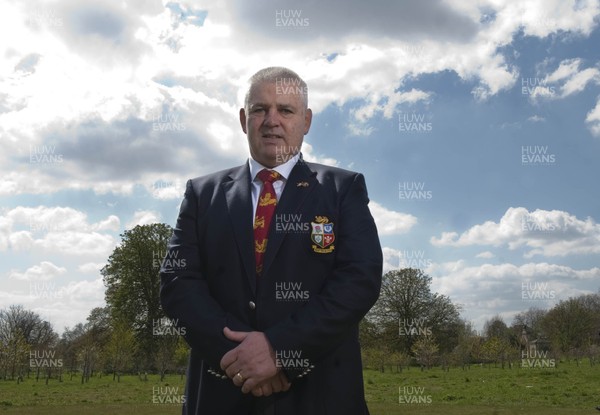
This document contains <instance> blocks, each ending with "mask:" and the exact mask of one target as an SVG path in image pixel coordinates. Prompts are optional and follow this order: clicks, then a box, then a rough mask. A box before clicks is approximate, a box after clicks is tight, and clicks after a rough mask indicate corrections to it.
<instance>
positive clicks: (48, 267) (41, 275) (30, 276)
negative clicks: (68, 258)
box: [8, 261, 67, 281]
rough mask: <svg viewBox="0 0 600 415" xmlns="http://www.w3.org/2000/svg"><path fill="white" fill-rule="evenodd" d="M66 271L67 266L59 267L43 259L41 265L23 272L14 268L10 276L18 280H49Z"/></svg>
mask: <svg viewBox="0 0 600 415" xmlns="http://www.w3.org/2000/svg"><path fill="white" fill-rule="evenodd" d="M65 272H67V269H66V268H63V267H58V266H56V265H54V264H53V263H52V262H49V261H42V262H40V264H39V265H34V266H32V267H30V268H28V269H27V270H25V272H22V273H21V272H18V271H14V270H13V271H12V272H10V274H9V275H8V276H9V278H14V279H17V280H25V281H47V280H51V279H53V278H54V277H56V276H58V275H62V274H64V273H65Z"/></svg>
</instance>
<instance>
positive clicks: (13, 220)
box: [0, 206, 120, 257]
mask: <svg viewBox="0 0 600 415" xmlns="http://www.w3.org/2000/svg"><path fill="white" fill-rule="evenodd" d="M119 226H120V221H119V218H118V217H116V216H114V215H110V216H108V217H107V218H106V219H104V220H101V221H99V222H96V223H89V222H88V218H87V215H86V214H85V213H84V212H81V211H79V210H76V209H73V208H69V207H60V206H57V207H48V206H37V207H23V206H17V207H15V208H13V209H10V210H5V211H4V212H3V214H2V215H0V249H2V250H8V249H12V250H15V251H28V250H37V251H39V252H44V253H60V254H65V255H91V256H99V257H106V256H107V255H108V254H109V253H110V252H111V250H112V249H113V248H114V246H115V238H114V237H113V236H112V235H111V234H107V233H106V232H107V231H117V230H118V229H119Z"/></svg>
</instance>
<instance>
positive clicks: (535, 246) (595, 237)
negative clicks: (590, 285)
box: [430, 207, 600, 258]
mask: <svg viewBox="0 0 600 415" xmlns="http://www.w3.org/2000/svg"><path fill="white" fill-rule="evenodd" d="M599 240H600V225H599V224H597V223H595V222H594V221H593V220H592V219H591V218H588V219H586V220H581V219H578V218H577V217H576V216H573V215H571V214H569V213H567V212H563V211H559V210H551V211H548V210H541V209H538V210H535V211H533V212H529V211H528V210H527V209H525V208H523V207H515V208H513V207H511V208H509V209H508V210H507V211H506V212H505V214H504V215H503V216H502V218H500V221H499V222H497V223H496V222H493V221H487V222H485V223H483V224H480V225H475V226H473V227H472V228H470V229H468V230H466V231H465V232H463V233H462V234H460V235H459V234H458V233H456V232H442V235H441V236H440V237H439V238H436V237H432V238H431V239H430V242H431V243H432V244H433V245H434V246H457V247H463V246H470V245H483V246H485V245H491V246H497V247H498V246H508V248H509V249H511V250H515V249H519V248H524V249H525V253H524V256H525V257H526V258H530V257H532V256H535V255H543V256H549V257H552V256H567V255H575V254H580V255H584V254H597V253H600V244H599V243H598V241H599Z"/></svg>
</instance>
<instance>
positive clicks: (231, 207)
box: [222, 163, 256, 293]
mask: <svg viewBox="0 0 600 415" xmlns="http://www.w3.org/2000/svg"><path fill="white" fill-rule="evenodd" d="M229 177H230V178H231V181H228V182H225V183H223V184H222V188H223V191H224V193H225V199H226V201H227V209H228V211H229V217H230V219H231V224H232V226H233V232H234V235H235V239H236V242H237V246H238V250H239V252H240V257H241V258H242V263H243V266H244V269H245V270H246V275H247V277H248V283H249V284H250V287H251V288H252V292H253V293H255V292H256V271H255V265H254V232H253V227H252V195H251V192H250V186H251V183H250V168H249V167H248V164H247V163H246V164H245V165H243V166H240V167H239V168H238V169H237V170H235V171H233V172H232V173H231V174H230V175H229ZM224 255H225V254H224Z"/></svg>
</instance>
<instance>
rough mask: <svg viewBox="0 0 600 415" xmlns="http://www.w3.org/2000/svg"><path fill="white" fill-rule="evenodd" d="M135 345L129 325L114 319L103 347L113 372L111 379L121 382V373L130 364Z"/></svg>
mask: <svg viewBox="0 0 600 415" xmlns="http://www.w3.org/2000/svg"><path fill="white" fill-rule="evenodd" d="M136 347H137V344H136V341H135V338H134V336H133V331H132V330H131V328H130V327H129V325H128V324H127V323H126V322H125V321H122V320H119V321H115V322H114V324H113V328H112V332H111V334H110V337H109V340H108V343H107V344H106V348H105V353H106V356H107V360H108V362H109V364H110V367H111V369H112V372H113V380H115V379H117V382H121V374H122V373H123V372H124V371H125V370H126V368H127V366H128V365H129V364H130V362H131V359H132V357H133V355H134V353H135V350H136Z"/></svg>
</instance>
